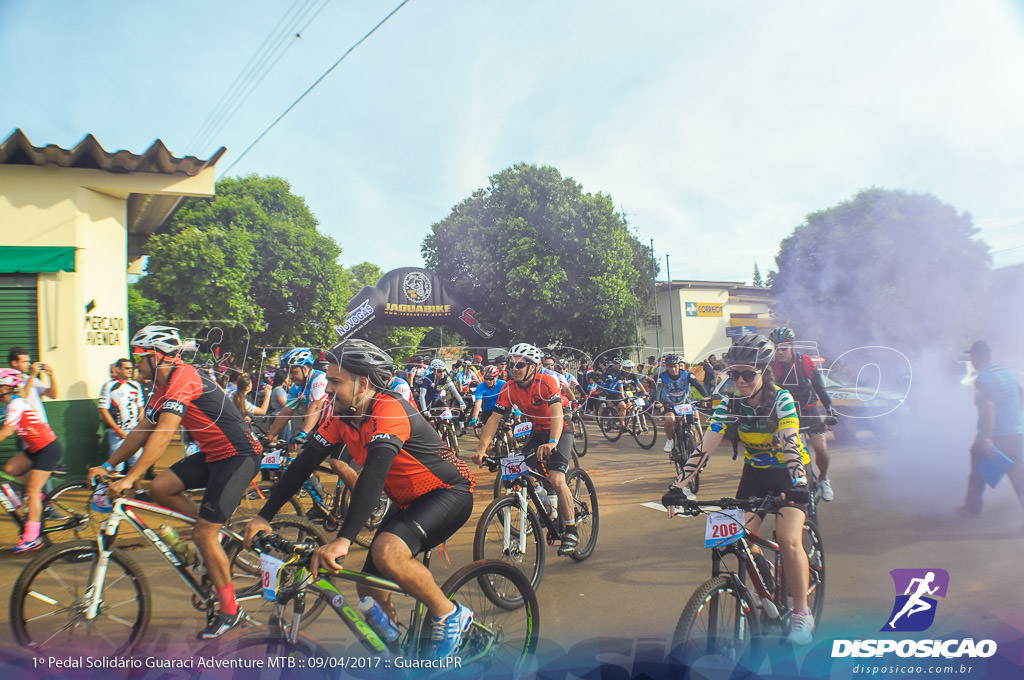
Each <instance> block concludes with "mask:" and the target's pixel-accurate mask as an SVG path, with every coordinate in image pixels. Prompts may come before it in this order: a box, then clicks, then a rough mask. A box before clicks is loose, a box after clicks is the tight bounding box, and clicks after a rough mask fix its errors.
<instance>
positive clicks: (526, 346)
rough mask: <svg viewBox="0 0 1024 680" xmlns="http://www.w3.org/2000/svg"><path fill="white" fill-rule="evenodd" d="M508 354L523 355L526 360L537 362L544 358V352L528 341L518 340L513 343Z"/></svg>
mask: <svg viewBox="0 0 1024 680" xmlns="http://www.w3.org/2000/svg"><path fill="white" fill-rule="evenodd" d="M508 354H509V356H515V357H523V358H524V359H526V360H527V361H531V362H533V363H535V364H539V363H540V362H541V359H543V358H544V353H543V352H541V351H540V350H539V349H537V348H536V347H534V346H533V345H531V344H530V343H528V342H520V343H519V344H518V345H513V346H512V347H511V349H509V351H508Z"/></svg>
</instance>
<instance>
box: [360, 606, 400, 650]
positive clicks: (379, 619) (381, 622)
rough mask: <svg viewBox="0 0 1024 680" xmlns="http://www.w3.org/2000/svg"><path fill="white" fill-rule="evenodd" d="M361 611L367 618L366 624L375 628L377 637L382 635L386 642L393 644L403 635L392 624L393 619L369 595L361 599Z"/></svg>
mask: <svg viewBox="0 0 1024 680" xmlns="http://www.w3.org/2000/svg"><path fill="white" fill-rule="evenodd" d="M359 611H361V612H362V613H363V616H365V617H366V622H367V623H369V624H370V628H373V630H374V632H376V633H377V635H380V637H381V639H382V640H384V642H386V643H388V644H391V643H392V642H394V641H395V640H397V639H398V637H399V636H400V635H401V632H400V631H399V630H398V627H397V626H396V625H395V624H394V623H392V621H391V618H390V617H388V615H387V614H385V613H384V610H383V609H381V608H380V605H379V604H377V601H376V600H374V599H373V598H372V597H370V596H369V595H367V596H365V597H361V598H359Z"/></svg>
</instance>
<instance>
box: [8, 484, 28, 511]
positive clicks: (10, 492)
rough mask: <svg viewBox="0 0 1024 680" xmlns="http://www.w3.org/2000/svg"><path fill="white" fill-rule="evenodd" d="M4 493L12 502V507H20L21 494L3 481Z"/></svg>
mask: <svg viewBox="0 0 1024 680" xmlns="http://www.w3.org/2000/svg"><path fill="white" fill-rule="evenodd" d="M3 490H4V495H5V496H7V498H8V499H9V500H10V501H11V503H13V504H14V509H15V510H17V509H19V508H21V506H22V505H24V503H22V502H21V496H19V495H18V493H17V492H16V491H15V490H14V489H13V488H12V487H11V485H10V484H7V483H4V485H3Z"/></svg>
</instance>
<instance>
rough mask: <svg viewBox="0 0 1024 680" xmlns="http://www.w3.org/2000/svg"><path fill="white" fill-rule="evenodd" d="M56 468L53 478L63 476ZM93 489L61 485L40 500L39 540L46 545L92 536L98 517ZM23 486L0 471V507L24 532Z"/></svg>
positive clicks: (77, 484) (25, 506) (83, 484)
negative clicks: (93, 503)
mask: <svg viewBox="0 0 1024 680" xmlns="http://www.w3.org/2000/svg"><path fill="white" fill-rule="evenodd" d="M66 472H67V468H65V467H64V465H63V464H62V465H60V466H59V467H58V469H57V470H54V474H55V475H58V474H66ZM93 491H94V490H93V488H92V486H90V485H89V484H88V483H87V482H84V481H78V482H64V483H63V484H61V485H60V486H57V487H56V488H54V489H53V490H52V491H50V492H49V493H47V494H45V495H44V496H43V514H42V517H41V522H42V528H41V530H40V531H41V533H40V536H42V538H43V542H44V544H46V545H49V544H50V543H59V542H61V541H67V540H75V539H88V538H92V537H93V536H95V535H96V532H97V530H98V528H99V525H100V523H101V521H102V519H101V518H102V515H100V514H99V513H98V512H96V511H94V510H93V509H92V495H93ZM24 495H25V485H24V484H23V483H22V482H21V481H20V480H19V479H18V478H16V477H12V476H11V475H8V474H7V473H6V472H3V471H2V470H0V505H3V507H4V510H6V511H7V514H8V515H9V516H10V518H11V519H12V520H13V521H14V523H15V524H16V525H17V526H18V533H19V534H21V533H23V532H24V531H25V522H26V521H27V519H26V518H27V516H28V503H27V502H26V501H25V500H24Z"/></svg>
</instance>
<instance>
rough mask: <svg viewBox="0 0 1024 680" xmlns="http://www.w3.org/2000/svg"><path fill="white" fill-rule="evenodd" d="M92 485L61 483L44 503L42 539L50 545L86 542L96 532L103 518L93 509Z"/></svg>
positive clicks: (103, 516)
mask: <svg viewBox="0 0 1024 680" xmlns="http://www.w3.org/2000/svg"><path fill="white" fill-rule="evenodd" d="M93 493H95V491H94V489H93V488H92V486H90V485H89V484H88V483H86V482H64V483H63V484H61V485H60V486H58V487H57V488H56V489H54V490H53V491H51V492H50V493H49V494H48V495H47V496H46V500H44V501H43V536H45V537H46V540H48V541H49V542H51V543H63V542H65V541H73V540H83V541H84V540H89V539H92V538H95V537H96V534H98V533H99V530H100V525H101V524H103V520H104V519H106V515H105V514H104V513H101V512H98V511H96V510H93V509H92V496H93Z"/></svg>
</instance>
